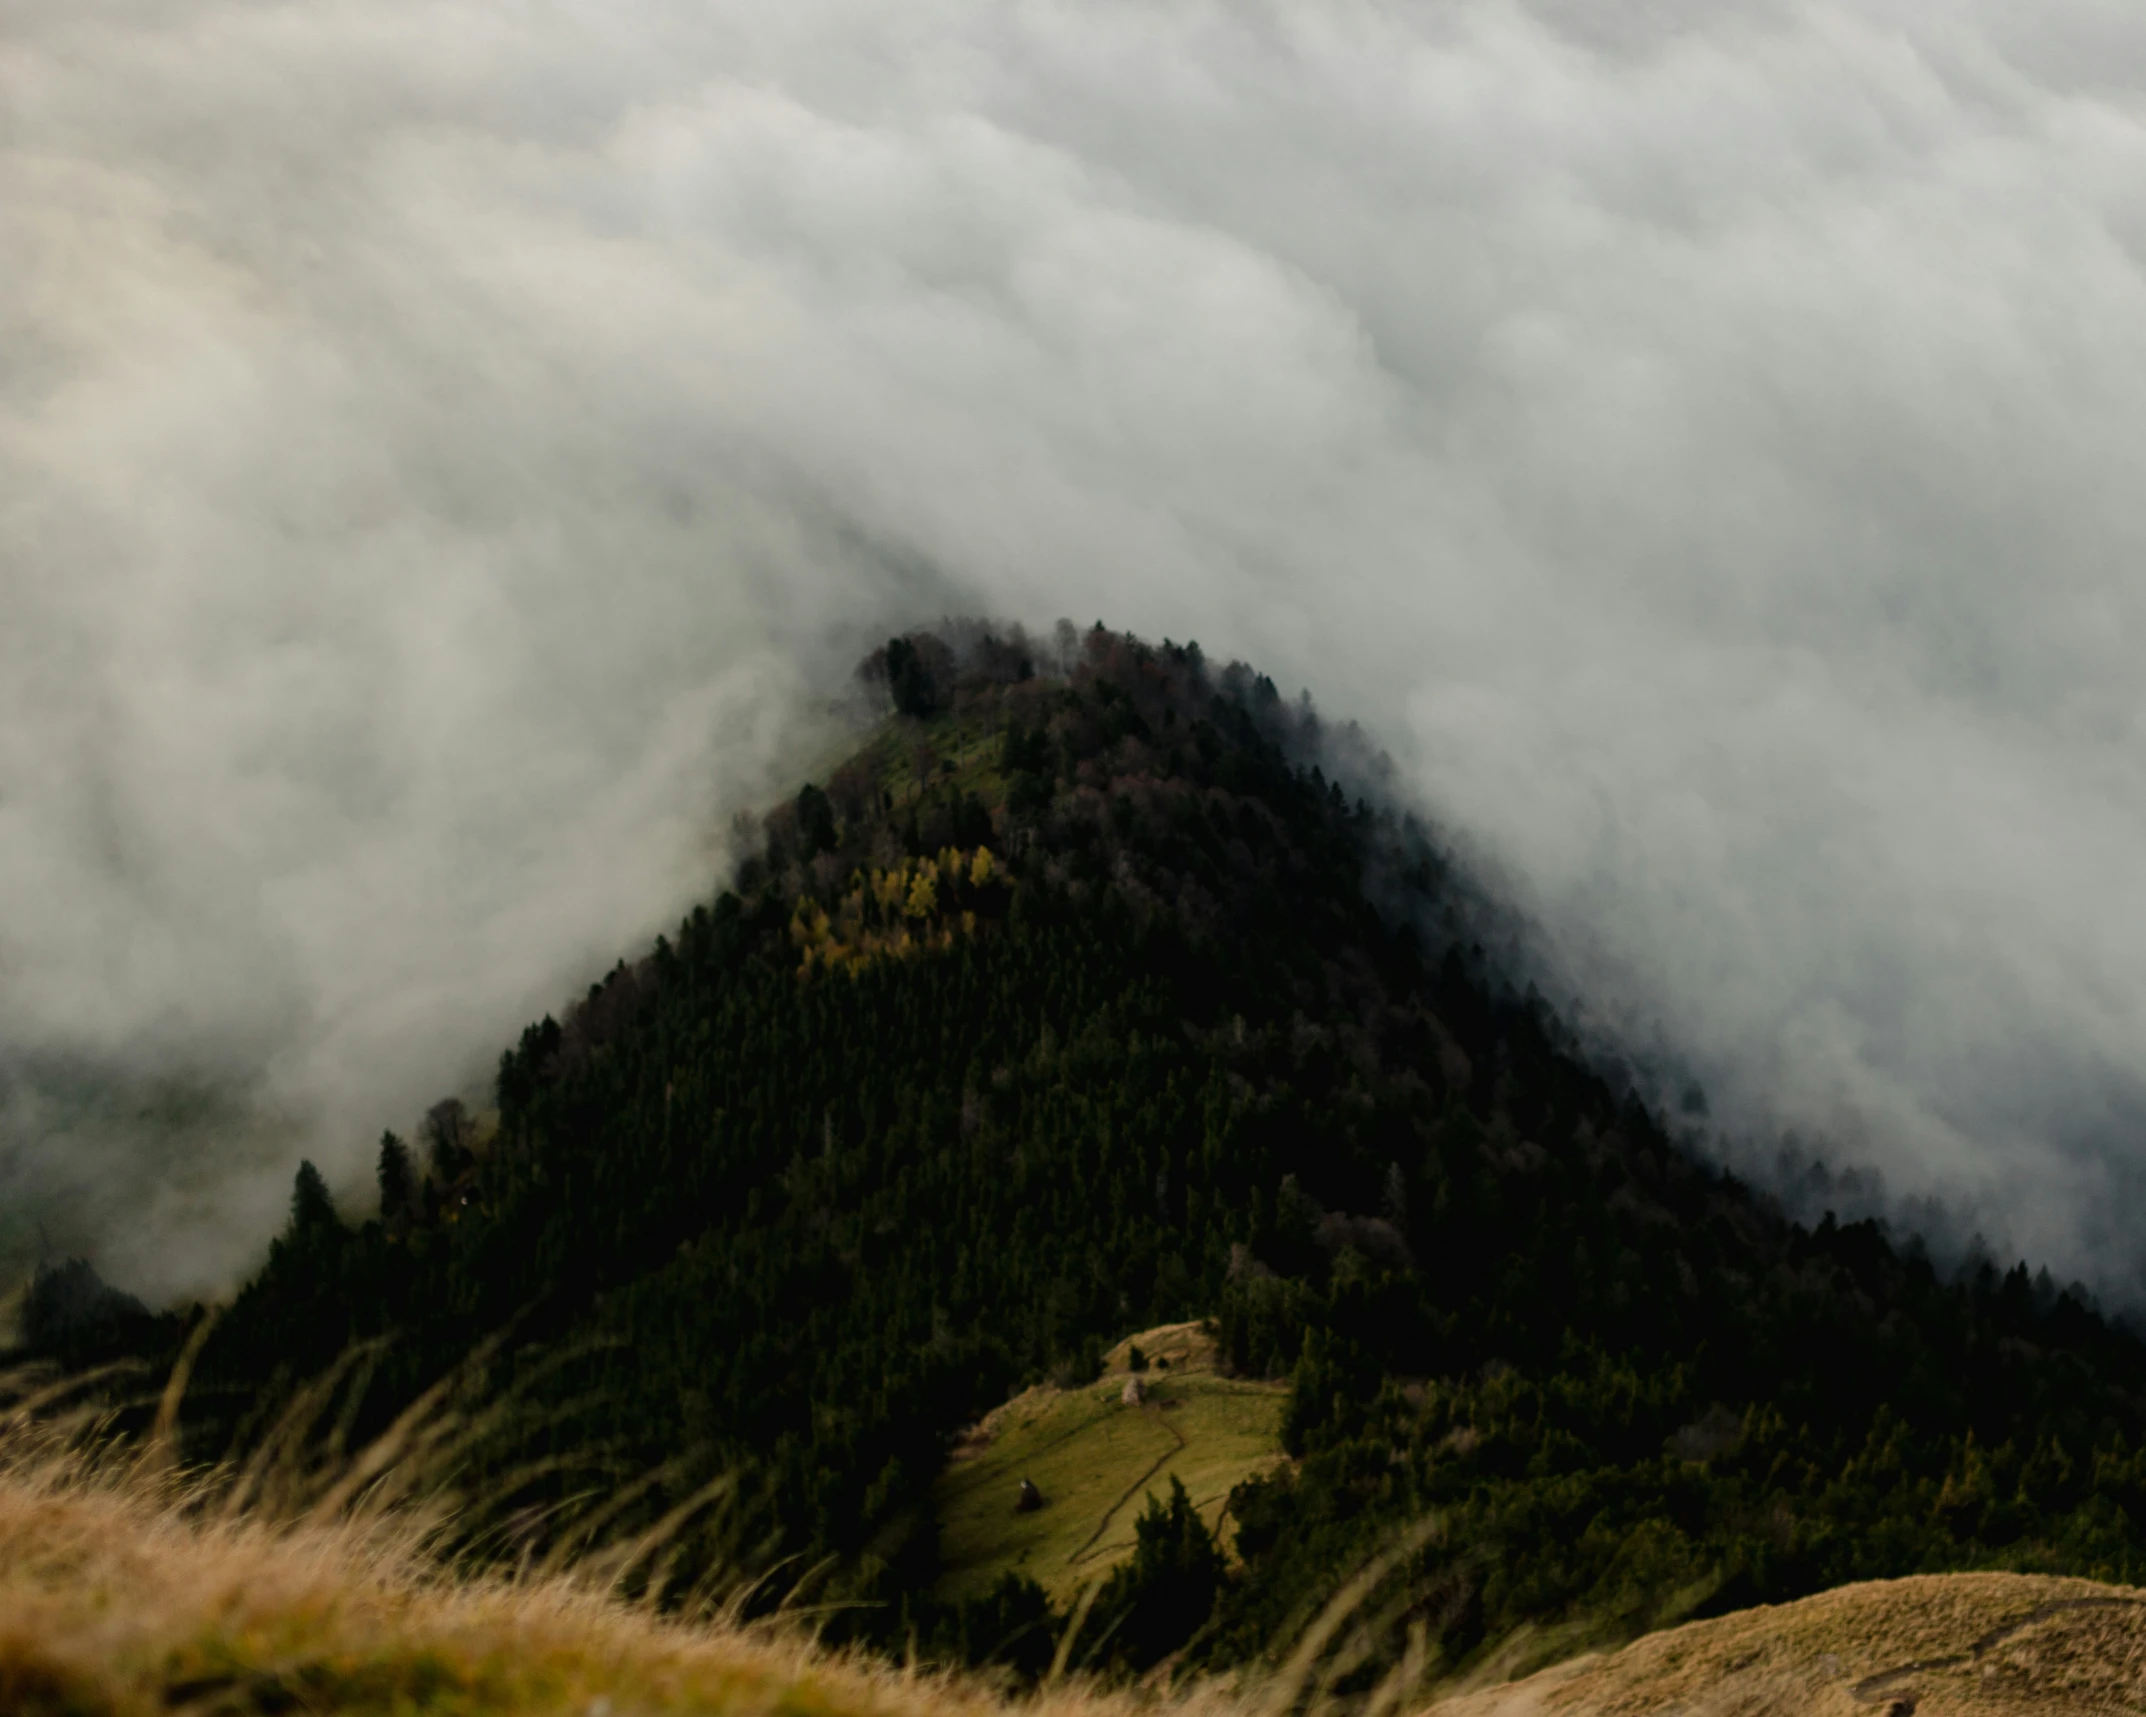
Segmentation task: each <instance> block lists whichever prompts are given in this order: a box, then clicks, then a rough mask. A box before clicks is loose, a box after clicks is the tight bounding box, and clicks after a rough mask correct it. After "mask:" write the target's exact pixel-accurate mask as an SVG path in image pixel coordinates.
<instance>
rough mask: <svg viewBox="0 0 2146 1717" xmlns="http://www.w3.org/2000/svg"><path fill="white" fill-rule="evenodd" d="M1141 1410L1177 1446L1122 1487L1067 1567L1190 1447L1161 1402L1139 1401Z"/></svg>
mask: <svg viewBox="0 0 2146 1717" xmlns="http://www.w3.org/2000/svg"><path fill="white" fill-rule="evenodd" d="M1140 1411H1141V1412H1143V1413H1145V1414H1148V1415H1149V1416H1150V1417H1152V1418H1153V1419H1154V1421H1155V1423H1156V1424H1158V1425H1160V1426H1161V1427H1162V1428H1163V1429H1164V1430H1165V1431H1168V1432H1169V1433H1170V1436H1171V1439H1172V1440H1173V1441H1174V1442H1175V1443H1176V1445H1177V1446H1176V1447H1175V1448H1173V1449H1165V1450H1164V1451H1163V1452H1162V1453H1161V1454H1159V1455H1157V1456H1156V1457H1155V1459H1154V1461H1153V1462H1152V1463H1151V1464H1150V1465H1149V1467H1148V1469H1147V1471H1145V1472H1144V1473H1142V1474H1141V1475H1140V1476H1139V1477H1138V1478H1136V1479H1135V1480H1133V1482H1132V1483H1131V1484H1129V1485H1127V1486H1126V1487H1125V1490H1124V1493H1123V1494H1122V1495H1121V1496H1119V1498H1118V1500H1117V1501H1116V1502H1114V1503H1112V1504H1111V1505H1110V1506H1109V1507H1108V1508H1106V1509H1104V1510H1103V1517H1102V1518H1101V1519H1100V1520H1098V1521H1097V1522H1096V1523H1095V1530H1094V1531H1093V1532H1091V1533H1089V1534H1088V1537H1087V1540H1086V1542H1084V1543H1083V1544H1082V1545H1081V1547H1080V1548H1079V1549H1078V1550H1076V1551H1074V1552H1073V1553H1072V1555H1070V1556H1068V1557H1067V1558H1066V1562H1067V1564H1068V1565H1069V1566H1076V1567H1077V1566H1078V1565H1079V1564H1080V1563H1082V1562H1084V1561H1086V1560H1087V1559H1088V1557H1089V1555H1090V1554H1091V1553H1092V1552H1093V1551H1094V1549H1095V1547H1096V1545H1097V1544H1098V1543H1099V1542H1101V1540H1102V1537H1103V1534H1104V1533H1106V1532H1108V1531H1109V1530H1110V1523H1111V1522H1112V1521H1113V1520H1115V1519H1117V1517H1118V1510H1119V1509H1121V1508H1123V1507H1124V1506H1125V1505H1126V1504H1127V1503H1129V1502H1131V1501H1132V1500H1133V1498H1134V1497H1135V1496H1137V1495H1138V1494H1139V1493H1140V1491H1141V1490H1142V1488H1143V1487H1145V1485H1146V1484H1147V1482H1148V1480H1149V1479H1151V1478H1153V1477H1154V1476H1155V1475H1156V1474H1157V1473H1159V1472H1161V1471H1162V1469H1163V1468H1164V1467H1166V1466H1168V1465H1169V1464H1170V1463H1171V1462H1172V1461H1174V1460H1176V1459H1177V1457H1178V1456H1179V1455H1181V1454H1183V1453H1184V1452H1185V1451H1186V1450H1187V1449H1188V1448H1190V1447H1191V1444H1189V1443H1188V1442H1186V1441H1185V1433H1184V1432H1182V1431H1180V1430H1179V1429H1178V1428H1177V1427H1176V1426H1175V1425H1173V1424H1171V1423H1170V1421H1169V1420H1167V1419H1165V1418H1164V1417H1163V1416H1162V1403H1160V1402H1142V1403H1141V1406H1140Z"/></svg>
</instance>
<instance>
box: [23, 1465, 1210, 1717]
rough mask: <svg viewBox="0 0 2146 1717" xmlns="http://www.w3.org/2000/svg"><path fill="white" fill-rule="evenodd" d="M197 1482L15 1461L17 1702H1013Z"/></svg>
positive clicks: (115, 1709)
mask: <svg viewBox="0 0 2146 1717" xmlns="http://www.w3.org/2000/svg"><path fill="white" fill-rule="evenodd" d="M181 1500H182V1497H181V1493H179V1492H178V1491H177V1490H176V1488H175V1487H174V1486H172V1485H171V1484H170V1483H169V1481H160V1480H157V1479H155V1478H152V1477H149V1476H146V1475H145V1474H143V1473H142V1472H140V1471H139V1470H135V1471H132V1472H127V1471H113V1470H109V1469H108V1470H105V1471H101V1472H100V1471H98V1470H96V1469H95V1468H92V1467H89V1466H85V1465H83V1464H81V1463H76V1462H70V1461H66V1460H56V1461H44V1462H27V1463H26V1462H19V1461H18V1462H11V1463H9V1464H8V1466H7V1469H6V1470H4V1471H0V1713H7V1714H8V1717H63V1714H65V1717H135V1714H140V1717H148V1714H149V1713H157V1714H158V1717H169V1714H170V1713H172V1712H175V1711H178V1712H193V1713H200V1714H203V1717H206V1714H209V1713H217V1714H226V1717H237V1714H240V1713H247V1714H251V1713H273V1712H337V1713H359V1712H378V1713H382V1714H387V1713H395V1714H397V1717H416V1714H418V1713H426V1714H432V1713H438V1714H441V1717H446V1714H454V1717H484V1714H490V1713H508V1712H512V1713H516V1714H518V1717H520V1714H526V1717H547V1714H552V1713H557V1714H559V1717H569V1714H570V1717H629V1714H632V1713H644V1712H645V1713H655V1712H707V1713H725V1714H728V1713H754V1714H757V1713H771V1714H774V1713H780V1714H782V1717H916V1714H920V1713H922V1712H926V1711H929V1712H932V1713H951V1714H955V1717H963V1714H973V1717H995V1714H997V1713H999V1712H1001V1711H1003V1710H1004V1709H1005V1705H1004V1703H1003V1702H1002V1701H1001V1700H1000V1699H998V1698H997V1697H996V1696H995V1695H994V1694H993V1693H992V1692H991V1691H990V1690H989V1689H988V1688H987V1687H985V1686H983V1685H981V1684H979V1683H975V1682H967V1681H962V1680H958V1679H953V1678H946V1677H935V1676H928V1675H924V1674H921V1673H908V1672H904V1671H902V1670H900V1669H898V1668H895V1667H892V1666H886V1665H880V1664H876V1663H871V1662H867V1661H864V1660H855V1661H851V1660H846V1659H842V1658H837V1657H832V1656H830V1655H828V1654H826V1653H823V1652H816V1651H814V1650H813V1649H812V1648H811V1647H810V1645H809V1644H807V1643H804V1642H802V1641H800V1640H797V1639H794V1638H785V1637H783V1636H781V1635H779V1634H776V1633H772V1632H766V1631H756V1630H753V1629H747V1628H739V1627H736V1626H727V1627H726V1626H723V1625H720V1624H711V1625H706V1626H689V1625H684V1624H677V1623H672V1622H667V1621H665V1620H662V1619H660V1618H658V1617H655V1616H652V1615H649V1614H648V1613H646V1612H645V1611H641V1610H637V1609H634V1608H631V1607H629V1606H627V1605H625V1604H623V1603H621V1602H620V1601H618V1600H616V1599H614V1598H610V1597H607V1596H605V1595H603V1594H601V1593H599V1592H595V1591H592V1590H589V1589H587V1588H586V1587H581V1586H577V1585H575V1584H573V1583H572V1582H570V1581H557V1580H555V1581H546V1582H537V1583H522V1584H509V1583H505V1582H496V1581H495V1582H485V1581H469V1580H460V1579H451V1578H448V1577H445V1576H442V1575H440V1574H438V1573H437V1572H432V1571H428V1569H427V1567H426V1565H425V1563H424V1561H423V1560H422V1558H421V1557H420V1556H418V1555H415V1554H413V1553H412V1552H411V1550H410V1548H409V1547H408V1546H407V1545H406V1544H403V1543H398V1542H397V1541H396V1540H395V1539H393V1538H392V1537H389V1536H387V1535H386V1534H385V1533H384V1532H383V1531H382V1530H380V1529H378V1528H377V1527H374V1528H368V1527H365V1526H358V1525H351V1524H348V1523H337V1524H327V1525H314V1526H304V1525H299V1526H291V1527H272V1526H270V1525H267V1524H264V1523H262V1522H260V1521H257V1520H247V1519H239V1520H235V1521H218V1520H214V1519H204V1518H200V1517H198V1516H197V1515H196V1514H192V1513H189V1512H187V1511H186V1510H184V1509H183V1508H181V1507H180V1506H178V1505H179V1503H180V1501H181ZM1198 1703H1199V1702H1198V1701H1194V1702H1193V1704H1191V1705H1188V1706H1186V1709H1188V1710H1189V1709H1193V1708H1194V1706H1196V1705H1197V1704H1198ZM1130 1705H1131V1702H1130V1701H1123V1702H1120V1701H1114V1700H1110V1699H1107V1698H1098V1697H1097V1696H1095V1695H1094V1694H1093V1693H1091V1692H1087V1691H1083V1690H1079V1689H1076V1688H1074V1687H1072V1686H1071V1685H1067V1686H1064V1687H1062V1688H1060V1689H1057V1690H1054V1691H1051V1692H1046V1693H1045V1694H1043V1695H1041V1696H1040V1697H1039V1698H1038V1699H1036V1700H1035V1701H1033V1702H1032V1703H1030V1704H1028V1705H1025V1706H1024V1709H1027V1710H1033V1711H1035V1712H1038V1713H1039V1714H1040V1713H1049V1712H1054V1711H1058V1710H1065V1711H1071V1710H1073V1709H1076V1708H1077V1709H1078V1710H1079V1711H1080V1712H1082V1713H1083V1714H1092V1717H1107V1714H1109V1713H1112V1712H1115V1711H1117V1710H1119V1709H1130Z"/></svg>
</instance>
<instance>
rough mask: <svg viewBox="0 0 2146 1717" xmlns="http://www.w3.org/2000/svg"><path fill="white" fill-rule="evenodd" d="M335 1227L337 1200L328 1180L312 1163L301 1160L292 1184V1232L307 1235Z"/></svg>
mask: <svg viewBox="0 0 2146 1717" xmlns="http://www.w3.org/2000/svg"><path fill="white" fill-rule="evenodd" d="M336 1226H337V1218H336V1214H335V1200H334V1199H332V1198H330V1197H329V1196H328V1183H327V1182H326V1181H325V1180H323V1179H321V1174H320V1170H319V1169H317V1168H315V1167H314V1166H313V1165H312V1163H311V1162H302V1163H300V1164H299V1165H298V1177H297V1179H296V1180H295V1181H294V1182H293V1183H292V1185H291V1232H292V1233H293V1234H296V1235H300V1236H304V1235H308V1234H318V1233H321V1232H323V1231H324V1230H327V1229H331V1228H334V1227H336Z"/></svg>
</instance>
